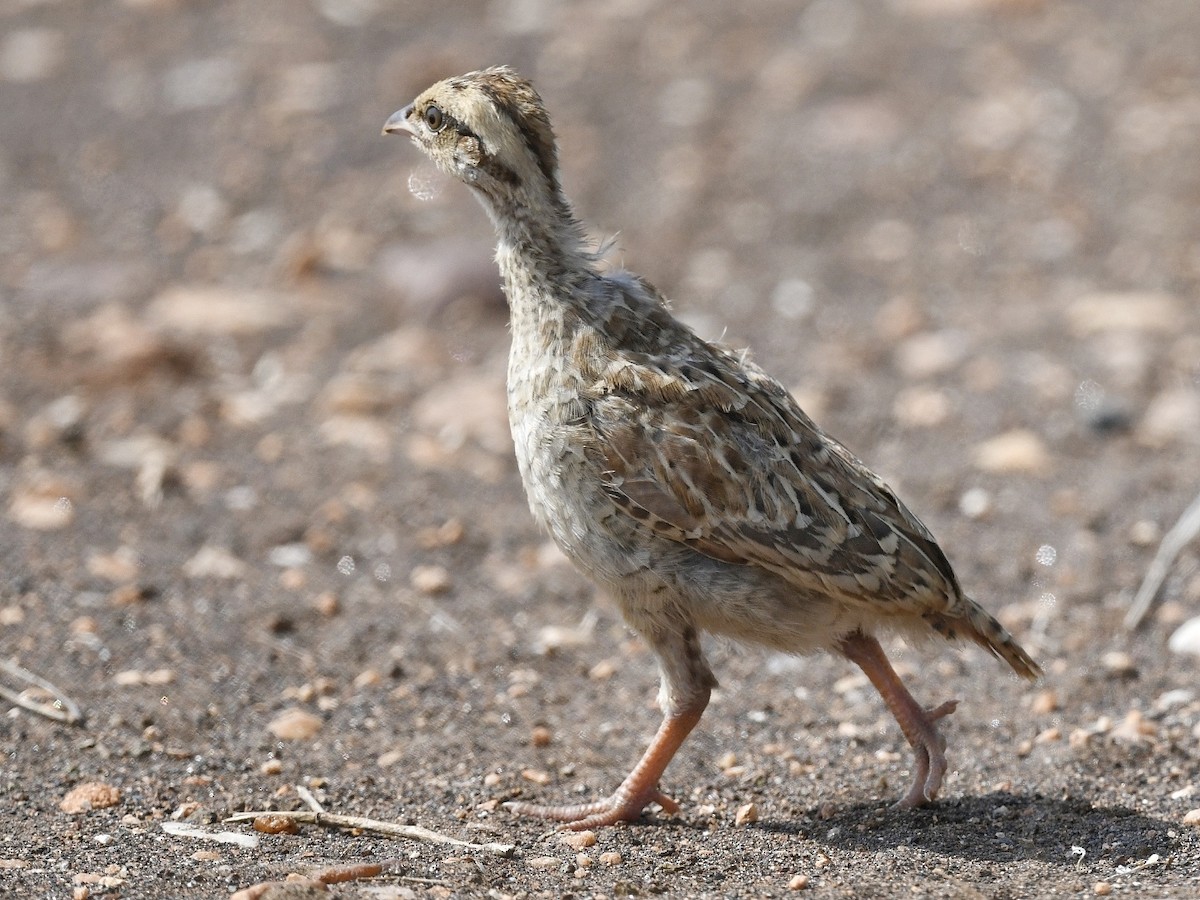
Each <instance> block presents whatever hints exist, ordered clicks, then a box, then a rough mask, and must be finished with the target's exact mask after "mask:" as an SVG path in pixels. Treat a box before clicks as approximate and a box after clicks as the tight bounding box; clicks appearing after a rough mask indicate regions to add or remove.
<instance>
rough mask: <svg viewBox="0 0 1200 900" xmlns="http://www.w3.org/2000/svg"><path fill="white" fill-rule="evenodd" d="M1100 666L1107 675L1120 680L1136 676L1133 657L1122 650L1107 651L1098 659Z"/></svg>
mask: <svg viewBox="0 0 1200 900" xmlns="http://www.w3.org/2000/svg"><path fill="white" fill-rule="evenodd" d="M1100 664H1101V665H1103V666H1104V668H1105V669H1106V670H1107V671H1108V672H1109V674H1111V675H1117V676H1120V677H1122V678H1124V677H1130V676H1133V675H1136V674H1137V665H1136V664H1135V663H1134V661H1133V657H1132V656H1130V655H1129V654H1128V653H1126V652H1125V651H1124V650H1109V651H1108V652H1107V653H1105V654H1104V655H1103V656H1102V657H1100Z"/></svg>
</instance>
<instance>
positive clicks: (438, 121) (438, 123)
mask: <svg viewBox="0 0 1200 900" xmlns="http://www.w3.org/2000/svg"><path fill="white" fill-rule="evenodd" d="M444 120H445V117H444V116H443V115H442V111H441V110H440V109H438V108H437V107H436V106H427V107H425V124H426V125H428V126H429V130H430V131H440V130H441V128H442V123H443V122H444Z"/></svg>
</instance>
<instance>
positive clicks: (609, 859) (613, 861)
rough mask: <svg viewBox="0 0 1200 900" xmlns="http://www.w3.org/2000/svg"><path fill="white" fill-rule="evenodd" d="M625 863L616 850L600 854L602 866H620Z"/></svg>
mask: <svg viewBox="0 0 1200 900" xmlns="http://www.w3.org/2000/svg"><path fill="white" fill-rule="evenodd" d="M622 862H624V858H623V857H622V856H621V854H620V853H618V852H617V851H616V850H609V851H607V852H606V853H601V854H600V864H601V865H602V866H619V865H620V864H621V863H622Z"/></svg>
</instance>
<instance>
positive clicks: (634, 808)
mask: <svg viewBox="0 0 1200 900" xmlns="http://www.w3.org/2000/svg"><path fill="white" fill-rule="evenodd" d="M651 803H657V804H658V805H659V806H660V807H662V809H663V812H667V813H673V812H675V811H677V810H678V809H679V804H678V803H676V802H675V801H674V800H672V799H671V798H670V797H668V796H667V795H666V794H664V793H663V792H662V791H660V790H659V789H658V788H657V787H655V788H651V789H650V790H648V791H641V792H639V793H636V794H633V793H626V792H625V791H623V790H620V789H618V790H617V792H616V793H615V794H613V795H612V796H611V797H608V798H606V799H604V800H599V801H597V802H595V803H579V804H575V805H573V806H539V805H538V804H536V803H524V802H522V801H519V800H512V801H509V802H508V803H505V804H504V808H505V809H507V810H509V811H510V812H514V813H516V814H517V815H519V816H534V817H536V818H539V819H554V820H555V821H559V822H562V823H563V824H562V825H561V826H559V827H560V828H561V829H563V830H565V831H584V830H585V829H588V828H603V827H604V826H606V825H615V824H617V823H618V822H636V821H637V820H638V819H639V818H640V817H641V815H642V810H643V809H645V808H646V807H647V806H649V805H650V804H651Z"/></svg>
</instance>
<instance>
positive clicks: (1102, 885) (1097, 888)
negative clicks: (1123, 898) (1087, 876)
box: [1092, 881, 1112, 897]
mask: <svg viewBox="0 0 1200 900" xmlns="http://www.w3.org/2000/svg"><path fill="white" fill-rule="evenodd" d="M1092 893H1093V894H1095V895H1096V896H1097V897H1107V896H1108V895H1109V894H1111V893H1112V885H1111V884H1109V883H1108V882H1107V881H1097V882H1096V883H1095V884H1093V885H1092Z"/></svg>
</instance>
